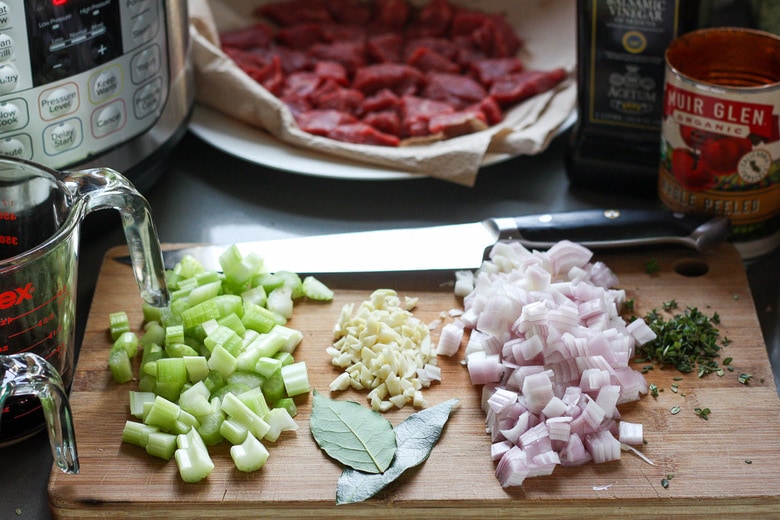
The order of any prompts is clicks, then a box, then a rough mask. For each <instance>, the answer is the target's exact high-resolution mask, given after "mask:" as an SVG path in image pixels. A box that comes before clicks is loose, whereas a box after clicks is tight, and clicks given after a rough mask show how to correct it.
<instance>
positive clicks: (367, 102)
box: [361, 88, 401, 114]
mask: <svg viewBox="0 0 780 520" xmlns="http://www.w3.org/2000/svg"><path fill="white" fill-rule="evenodd" d="M400 107H401V99H400V98H399V97H398V96H396V95H395V94H393V91H392V90H390V89H386V88H384V89H382V90H380V91H379V92H377V93H376V94H374V95H372V96H368V97H366V98H365V99H364V100H363V106H362V107H361V112H362V113H364V114H367V113H369V112H383V111H385V110H392V111H397V110H398V109H399V108H400Z"/></svg>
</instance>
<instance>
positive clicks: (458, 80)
mask: <svg viewBox="0 0 780 520" xmlns="http://www.w3.org/2000/svg"><path fill="white" fill-rule="evenodd" d="M427 78H428V84H427V85H426V87H425V90H424V91H423V95H424V96H425V97H428V98H431V99H437V100H439V101H446V102H447V103H449V104H450V105H452V106H454V107H455V108H458V109H460V108H465V107H467V106H468V105H472V104H474V103H477V102H479V101H481V100H482V99H484V98H485V96H487V92H486V91H485V89H484V88H483V87H482V85H480V84H479V83H478V82H477V81H475V80H473V79H471V78H469V77H467V76H461V75H459V74H448V73H445V72H432V73H430V74H428V76H427Z"/></svg>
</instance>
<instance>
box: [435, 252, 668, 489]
mask: <svg viewBox="0 0 780 520" xmlns="http://www.w3.org/2000/svg"><path fill="white" fill-rule="evenodd" d="M592 256H593V253H592V252H591V251H590V250H588V249H587V248H585V247H583V246H581V245H579V244H575V243H573V242H569V241H565V240H564V241H561V242H559V243H557V244H555V245H554V246H553V247H552V248H550V249H549V250H548V251H546V252H540V251H533V252H532V251H529V250H527V249H525V248H524V247H523V246H522V245H520V244H518V243H515V242H509V243H507V242H502V243H498V244H496V245H495V246H494V247H493V249H492V250H491V252H490V255H489V258H490V259H489V260H486V261H485V262H483V264H482V267H480V269H479V270H477V271H476V272H474V273H473V275H472V276H470V275H468V274H466V273H465V272H459V273H456V294H457V295H458V296H462V297H463V306H464V312H463V314H462V315H461V316H460V318H459V320H458V324H457V325H454V327H457V328H458V329H459V330H458V331H455V330H454V329H453V328H451V329H450V330H449V331H447V327H446V326H445V327H444V329H443V330H442V337H441V339H440V342H439V347H438V349H437V350H438V353H439V354H442V353H445V354H446V355H452V354H454V353H455V351H457V346H456V345H455V343H456V339H457V345H458V346H459V345H460V343H461V336H457V338H455V337H452V338H450V337H449V335H450V334H453V335H455V333H456V332H457V333H458V334H463V333H464V329H466V330H468V331H469V339H468V342H467V346H466V352H465V364H466V366H467V368H468V371H469V376H470V377H471V381H472V383H473V384H475V385H483V390H482V393H483V398H482V405H483V410H484V411H485V415H486V418H485V426H486V428H485V429H486V432H487V433H488V434H489V435H490V436H491V439H492V447H491V457H492V458H493V460H494V461H495V462H496V477H497V478H498V480H499V482H500V483H501V485H502V486H503V487H509V486H519V485H521V484H522V483H523V481H524V480H525V479H526V478H528V477H534V476H538V475H549V474H550V473H552V472H553V470H554V469H555V467H556V466H558V465H563V466H576V465H580V464H585V463H587V462H595V463H605V462H609V461H614V460H618V459H620V453H621V447H624V448H629V449H631V450H632V451H636V452H637V453H639V452H638V451H637V450H636V449H635V448H631V447H630V445H635V446H638V445H641V444H642V441H643V434H642V425H641V424H635V423H628V422H623V421H621V417H620V412H619V411H618V406H619V405H620V404H622V403H626V402H629V401H636V400H638V399H639V398H640V397H641V395H642V394H646V393H647V391H648V385H647V381H646V380H645V378H644V376H643V375H642V374H641V373H640V372H638V371H636V370H634V369H632V368H631V367H630V366H629V361H630V359H631V358H632V357H633V354H634V350H635V348H636V347H637V346H639V345H642V344H644V343H645V342H648V341H651V340H652V339H654V336H655V335H654V333H653V332H652V330H651V329H650V328H649V327H648V326H647V324H645V323H644V322H643V321H642V320H641V319H637V320H635V321H632V322H631V323H630V324H627V323H626V322H625V321H624V320H623V318H622V317H621V316H620V308H621V307H622V305H623V303H624V301H625V298H626V295H625V292H624V291H623V290H620V289H616V286H617V285H618V283H619V280H618V278H617V276H616V275H615V274H614V273H613V272H612V271H611V270H610V269H609V267H607V266H606V265H605V264H604V263H602V262H591V259H592ZM616 436H617V437H616ZM640 456H641V454H640Z"/></svg>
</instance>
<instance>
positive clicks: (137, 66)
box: [130, 45, 161, 85]
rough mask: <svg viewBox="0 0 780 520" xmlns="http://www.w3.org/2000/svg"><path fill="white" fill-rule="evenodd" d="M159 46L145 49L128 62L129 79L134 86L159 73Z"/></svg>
mask: <svg viewBox="0 0 780 520" xmlns="http://www.w3.org/2000/svg"><path fill="white" fill-rule="evenodd" d="M160 63H161V62H160V46H159V45H152V46H150V47H147V48H145V49H144V50H142V51H141V52H139V53H138V54H136V55H135V56H133V59H132V60H130V79H132V81H133V83H135V84H136V85H137V84H139V83H143V82H144V81H146V80H147V79H150V78H152V77H154V75H155V74H157V73H158V72H160Z"/></svg>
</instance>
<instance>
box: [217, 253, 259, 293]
mask: <svg viewBox="0 0 780 520" xmlns="http://www.w3.org/2000/svg"><path fill="white" fill-rule="evenodd" d="M219 265H220V266H221V267H222V272H224V273H225V279H226V282H227V283H228V284H229V285H241V284H244V283H247V282H248V281H249V280H250V279H251V278H252V277H253V276H254V275H256V274H257V273H259V272H260V270H261V269H262V268H263V259H262V258H260V257H259V256H257V255H255V254H252V253H250V254H248V255H246V256H242V255H241V251H239V250H238V246H236V245H235V244H234V245H231V246H230V247H228V248H227V249H226V250H225V251H224V252H223V253H222V254H221V255H219Z"/></svg>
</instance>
